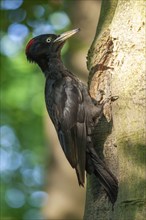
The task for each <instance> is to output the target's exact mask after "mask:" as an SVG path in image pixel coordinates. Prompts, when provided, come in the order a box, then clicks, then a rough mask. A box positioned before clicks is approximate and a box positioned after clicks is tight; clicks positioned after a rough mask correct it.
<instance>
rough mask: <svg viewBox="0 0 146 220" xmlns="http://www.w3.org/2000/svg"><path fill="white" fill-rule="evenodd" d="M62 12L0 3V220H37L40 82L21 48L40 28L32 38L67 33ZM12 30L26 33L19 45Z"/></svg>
mask: <svg viewBox="0 0 146 220" xmlns="http://www.w3.org/2000/svg"><path fill="white" fill-rule="evenodd" d="M65 9H67V1H52V0H35V1H33V0H31V1H29V0H13V1H11V0H2V1H1V18H0V20H1V24H0V26H1V32H0V35H1V59H0V60H1V67H0V70H1V80H0V88H1V96H0V98H1V100H0V103H1V125H0V128H1V149H0V153H1V158H0V159H1V169H0V175H1V219H16V220H17V219H18V220H20V219H24V220H25V219H26V220H29V219H43V216H42V213H41V207H42V206H43V202H44V201H45V200H47V199H48V194H47V193H46V192H45V191H44V184H45V177H44V170H45V161H46V160H48V161H49V155H47V156H45V155H46V149H45V141H44V140H45V138H44V130H43V116H44V111H45V104H44V91H43V90H44V76H43V75H42V74H40V71H39V68H38V67H37V66H35V65H32V64H29V63H28V62H27V60H26V57H25V45H26V43H27V42H28V40H29V39H30V38H31V37H32V36H35V34H36V32H37V28H39V27H40V26H41V25H42V24H44V29H43V28H42V29H41V30H40V33H39V31H38V33H37V34H42V33H46V30H47V28H48V26H47V25H49V28H50V31H51V32H55V33H61V32H63V31H64V30H67V29H68V28H69V27H70V25H71V24H70V20H69V17H68V15H67V13H66V12H65V11H64V10H65ZM59 16H60V17H59ZM61 16H62V17H61ZM30 23H35V26H31V25H29V24H30ZM15 24H20V25H23V26H22V27H23V28H24V30H25V28H26V30H27V33H26V35H25V36H23V37H22V39H20V38H21V36H17V35H19V31H20V29H19V30H15V28H14V27H15V26H12V25H15ZM55 25H56V26H55ZM42 26H43V25H42ZM12 27H13V29H12ZM46 27H47V28H46ZM20 28H21V26H20ZM45 28H46V29H45ZM11 29H12V30H13V31H12V30H11ZM10 30H11V31H10ZM22 31H23V30H22ZM35 31H36V32H35ZM17 32H18V33H17ZM20 33H21V31H20ZM6 38H7V40H5V39H6ZM17 38H18V45H17ZM13 44H14V45H13ZM14 46H15V47H14ZM13 47H14V48H13ZM66 51H67V47H66V48H65V50H64V53H65V52H66ZM47 152H48V150H47ZM41 201H42V202H41Z"/></svg>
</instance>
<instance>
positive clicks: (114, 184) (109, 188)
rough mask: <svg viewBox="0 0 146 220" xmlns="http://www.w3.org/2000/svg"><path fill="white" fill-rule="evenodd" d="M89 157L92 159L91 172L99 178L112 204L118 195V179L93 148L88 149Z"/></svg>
mask: <svg viewBox="0 0 146 220" xmlns="http://www.w3.org/2000/svg"><path fill="white" fill-rule="evenodd" d="M89 155H90V159H91V161H92V166H93V172H94V174H95V175H96V176H97V177H98V178H99V181H100V183H101V184H102V185H103V187H104V189H105V191H106V193H107V195H108V197H109V199H110V201H111V203H112V204H114V203H115V202H116V200H117V195H118V180H117V178H116V177H115V176H114V175H113V174H112V172H111V171H110V170H109V168H108V167H107V165H106V164H105V163H104V162H103V161H102V160H101V159H100V158H99V157H98V155H97V154H96V151H95V150H94V148H90V150H89Z"/></svg>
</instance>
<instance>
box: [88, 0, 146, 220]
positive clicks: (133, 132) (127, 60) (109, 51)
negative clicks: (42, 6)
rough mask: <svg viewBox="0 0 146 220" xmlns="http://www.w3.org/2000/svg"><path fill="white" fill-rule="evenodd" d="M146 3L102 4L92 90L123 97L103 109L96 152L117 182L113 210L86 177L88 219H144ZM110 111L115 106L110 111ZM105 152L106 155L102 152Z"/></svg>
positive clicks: (91, 61)
mask: <svg viewBox="0 0 146 220" xmlns="http://www.w3.org/2000/svg"><path fill="white" fill-rule="evenodd" d="M144 4H145V0H134V1H133V0H110V1H106V0H104V1H103V2H102V10H101V17H100V21H99V26H98V27H97V32H96V36H95V39H94V41H93V44H92V46H91V48H90V50H89V54H88V61H87V65H88V69H89V71H90V74H89V91H90V93H91V96H92V97H93V98H95V99H100V94H99V90H103V91H104V93H105V94H104V95H103V99H104V98H107V97H109V96H113V95H117V96H119V99H118V100H117V101H115V102H114V103H110V102H109V103H108V104H107V105H106V106H105V108H104V114H105V116H106V119H107V121H108V122H107V121H106V120H105V119H104V120H102V121H101V122H100V125H99V127H97V128H96V132H95V133H96V135H95V137H94V143H95V146H96V150H97V151H98V152H99V154H100V155H101V157H104V159H105V161H106V163H107V164H108V166H109V167H110V169H111V170H112V172H113V173H114V174H115V175H116V176H117V177H118V179H119V194H118V200H117V202H116V204H115V207H114V210H113V211H112V207H111V205H110V203H109V202H108V198H107V197H106V194H105V192H104V190H103V188H102V187H101V186H100V184H99V183H98V182H97V179H96V177H95V176H94V175H92V176H88V180H87V194H86V206H85V213H84V220H88V219H91V220H109V219H110V220H143V219H144V218H145V215H144V208H145V204H146V198H145V189H146V181H145V178H146V176H145V162H146V157H145V155H146V154H145V153H146V146H145V145H146V142H145V140H146V137H145V134H146V120H145V119H146V116H145V115H146V110H145V109H146V108H145V107H146V91H145V90H146V87H145V82H146V77H145V6H144ZM111 107H112V108H111ZM102 152H103V154H102Z"/></svg>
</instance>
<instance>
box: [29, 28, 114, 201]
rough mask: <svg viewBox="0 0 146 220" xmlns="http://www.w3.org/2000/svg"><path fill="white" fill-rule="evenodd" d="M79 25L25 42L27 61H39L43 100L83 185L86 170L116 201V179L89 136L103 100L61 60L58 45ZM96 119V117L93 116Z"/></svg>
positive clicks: (79, 181)
mask: <svg viewBox="0 0 146 220" xmlns="http://www.w3.org/2000/svg"><path fill="white" fill-rule="evenodd" d="M78 31H79V29H74V30H71V31H67V32H65V33H63V34H61V35H55V34H43V35H39V36H37V37H34V38H33V39H31V40H30V41H29V42H28V44H27V46H26V51H25V53H26V57H27V59H28V61H30V62H34V63H36V64H38V65H39V67H40V69H41V70H42V72H43V73H44V75H45V78H46V85H45V102H46V108H47V111H48V113H49V116H50V118H51V120H52V122H53V124H54V127H55V129H56V132H57V135H58V139H59V142H60V145H61V147H62V149H63V151H64V153H65V156H66V158H67V160H68V161H69V163H70V165H71V166H72V168H74V169H75V171H76V174H77V179H78V183H79V185H81V186H84V182H85V171H86V172H87V173H89V174H91V173H93V174H95V175H96V176H97V178H98V180H99V181H100V183H101V185H103V188H104V189H105V191H106V193H107V195H108V197H109V200H110V201H111V203H112V204H114V203H115V201H116V199H117V193H118V181H117V178H116V177H115V176H114V175H113V174H112V172H111V171H110V169H109V168H108V167H107V165H106V163H105V162H104V161H103V160H102V159H100V158H99V156H98V154H97V152H96V150H95V148H94V146H93V143H92V139H91V133H92V130H93V127H94V123H95V121H98V120H99V119H100V118H101V117H102V115H103V105H104V103H103V104H100V103H95V102H93V99H92V98H91V96H90V94H89V92H88V89H87V86H86V85H85V84H83V83H82V82H81V81H80V80H79V79H78V78H77V77H76V76H75V75H74V74H72V73H71V72H70V71H69V70H68V69H67V68H66V67H65V66H64V64H63V62H62V60H61V49H62V47H63V45H64V43H65V42H66V40H67V39H68V38H70V37H71V36H72V35H74V34H76V33H77V32H78ZM95 119H97V120H95Z"/></svg>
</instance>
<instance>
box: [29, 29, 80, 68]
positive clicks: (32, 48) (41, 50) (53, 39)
mask: <svg viewBox="0 0 146 220" xmlns="http://www.w3.org/2000/svg"><path fill="white" fill-rule="evenodd" d="M78 31H79V28H78V29H74V30H71V31H67V32H65V33H63V34H61V35H55V34H43V35H39V36H37V37H34V38H32V39H31V40H30V41H29V42H28V44H27V46H26V50H25V53H26V56H27V59H28V60H29V61H31V62H36V63H38V64H39V62H40V61H41V60H42V61H43V60H46V59H47V60H48V59H49V58H54V57H60V51H61V48H62V47H63V45H64V43H65V41H66V40H67V39H68V38H69V37H71V36H72V35H74V34H75V33H77V32H78Z"/></svg>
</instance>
